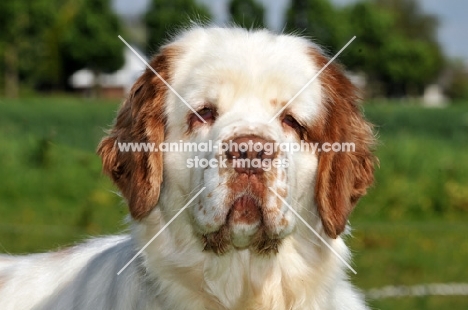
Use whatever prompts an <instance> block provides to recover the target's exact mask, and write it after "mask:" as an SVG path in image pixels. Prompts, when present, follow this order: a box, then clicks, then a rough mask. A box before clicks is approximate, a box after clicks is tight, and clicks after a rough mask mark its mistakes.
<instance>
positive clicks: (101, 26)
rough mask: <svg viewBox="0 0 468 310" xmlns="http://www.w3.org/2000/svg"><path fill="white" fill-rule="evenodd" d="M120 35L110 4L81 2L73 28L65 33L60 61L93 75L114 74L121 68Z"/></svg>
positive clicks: (90, 0)
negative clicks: (61, 59)
mask: <svg viewBox="0 0 468 310" xmlns="http://www.w3.org/2000/svg"><path fill="white" fill-rule="evenodd" d="M121 32H122V28H121V26H120V21H119V19H118V17H117V16H116V15H115V14H114V13H113V12H112V10H111V7H110V1H109V0H101V1H95V0H82V1H81V5H80V7H79V10H78V12H77V14H76V16H75V17H74V25H73V27H71V28H70V29H69V30H68V31H67V32H65V33H64V37H63V42H62V43H63V56H64V58H63V61H65V62H74V63H75V66H76V68H84V67H87V68H89V69H91V70H92V71H94V72H96V73H99V72H111V71H115V70H117V69H119V68H120V67H122V66H123V64H124V56H123V50H124V47H125V46H124V45H123V44H122V42H121V41H120V40H119V39H118V38H117V36H118V35H119V34H121Z"/></svg>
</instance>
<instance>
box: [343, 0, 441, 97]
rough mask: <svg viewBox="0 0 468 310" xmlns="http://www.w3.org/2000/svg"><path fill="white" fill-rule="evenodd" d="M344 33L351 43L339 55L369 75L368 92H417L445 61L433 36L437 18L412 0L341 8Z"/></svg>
mask: <svg viewBox="0 0 468 310" xmlns="http://www.w3.org/2000/svg"><path fill="white" fill-rule="evenodd" d="M345 13H346V15H347V19H348V26H349V27H348V28H347V31H348V36H349V37H351V36H352V35H356V36H357V39H356V41H355V42H354V43H353V44H352V45H351V46H350V47H349V48H348V50H347V51H346V52H345V53H344V55H343V59H344V60H343V61H344V63H346V64H347V65H348V66H349V68H351V69H352V70H354V71H362V72H365V73H366V74H367V75H368V77H369V81H370V83H369V93H370V95H371V96H372V95H384V96H405V95H420V94H422V92H423V90H424V86H425V85H427V84H428V83H430V82H433V81H434V80H435V79H436V77H437V75H438V74H439V73H440V71H441V69H442V67H443V65H444V61H443V55H442V51H441V48H440V46H439V44H438V43H437V41H436V40H435V35H436V29H437V19H436V18H435V17H433V16H431V15H427V14H425V13H424V12H422V10H421V9H420V7H419V6H418V3H417V2H415V1H414V0H378V1H361V2H357V3H355V4H353V5H350V6H349V7H347V8H345Z"/></svg>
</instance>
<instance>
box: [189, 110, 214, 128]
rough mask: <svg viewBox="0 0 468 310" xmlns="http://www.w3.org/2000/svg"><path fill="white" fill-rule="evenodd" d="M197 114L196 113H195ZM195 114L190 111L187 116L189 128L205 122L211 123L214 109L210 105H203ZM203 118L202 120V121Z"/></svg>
mask: <svg viewBox="0 0 468 310" xmlns="http://www.w3.org/2000/svg"><path fill="white" fill-rule="evenodd" d="M197 114H198V115H197ZM197 114H195V113H192V114H190V116H189V119H188V123H189V130H192V129H194V128H196V127H198V126H202V125H205V124H208V125H211V124H212V123H213V122H214V121H215V119H216V116H217V114H216V110H214V109H213V108H211V107H203V108H201V109H199V110H198V111H197ZM202 119H203V121H204V122H203V121H202Z"/></svg>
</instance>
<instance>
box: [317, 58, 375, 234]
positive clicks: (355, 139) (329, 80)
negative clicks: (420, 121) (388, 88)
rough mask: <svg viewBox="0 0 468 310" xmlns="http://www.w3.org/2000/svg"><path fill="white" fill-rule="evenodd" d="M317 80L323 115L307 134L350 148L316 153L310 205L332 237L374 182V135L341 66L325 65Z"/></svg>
mask: <svg viewBox="0 0 468 310" xmlns="http://www.w3.org/2000/svg"><path fill="white" fill-rule="evenodd" d="M312 56H313V58H314V61H315V63H318V66H319V68H322V67H323V66H324V65H325V64H326V63H327V62H328V59H327V58H326V57H324V56H323V55H321V54H319V53H318V52H317V51H315V50H313V51H312ZM319 79H320V81H321V84H322V85H321V87H322V98H323V99H322V101H323V105H324V107H325V111H324V113H323V115H322V117H321V119H320V121H319V123H320V124H318V125H317V127H316V128H314V130H313V131H315V132H314V133H313V136H315V137H316V139H317V140H319V141H318V142H320V144H321V145H322V144H323V143H324V142H329V143H334V142H339V143H343V142H345V143H352V144H354V148H355V149H354V150H352V151H348V152H343V151H341V152H333V151H330V152H323V151H322V152H320V153H319V161H318V170H317V177H316V180H315V202H316V205H317V208H318V212H319V214H320V218H321V221H322V224H323V227H324V230H325V232H326V234H327V235H328V236H329V237H331V238H336V237H338V235H340V234H341V233H342V232H343V231H344V229H345V226H346V222H347V220H348V216H349V214H350V213H351V211H352V210H353V208H354V206H355V205H356V203H357V202H358V200H359V198H360V197H361V196H363V195H365V194H366V191H367V188H368V187H369V186H370V185H371V184H372V183H373V181H374V163H375V162H376V158H375V157H374V155H373V154H372V148H373V144H374V135H373V132H372V125H371V124H370V123H368V122H366V121H365V120H364V118H363V116H362V113H361V111H360V110H359V106H358V105H357V101H358V99H359V98H358V95H357V90H356V88H355V87H354V85H353V84H352V83H351V82H350V81H349V80H348V79H347V78H346V76H345V75H344V74H343V72H342V70H341V68H339V67H338V66H337V65H335V64H331V65H330V66H328V67H327V69H325V70H324V71H323V72H322V74H321V76H320V77H319Z"/></svg>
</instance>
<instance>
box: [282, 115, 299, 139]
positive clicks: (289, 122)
mask: <svg viewBox="0 0 468 310" xmlns="http://www.w3.org/2000/svg"><path fill="white" fill-rule="evenodd" d="M283 124H285V125H286V126H288V127H291V128H292V129H294V131H296V132H297V133H298V134H299V135H302V132H303V129H304V128H303V127H302V126H301V125H300V124H299V122H298V121H297V120H296V119H295V118H294V117H292V116H291V115H286V116H285V117H284V118H283Z"/></svg>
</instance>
